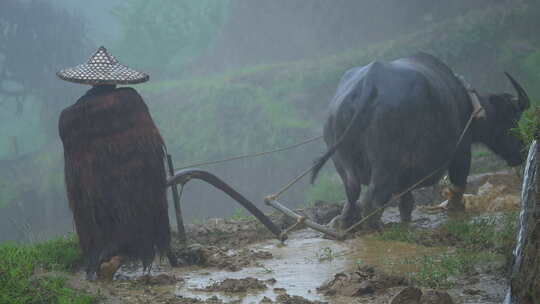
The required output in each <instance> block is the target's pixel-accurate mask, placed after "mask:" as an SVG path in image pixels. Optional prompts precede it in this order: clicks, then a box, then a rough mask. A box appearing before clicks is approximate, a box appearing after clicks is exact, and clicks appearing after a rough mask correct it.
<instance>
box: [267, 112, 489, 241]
mask: <svg viewBox="0 0 540 304" xmlns="http://www.w3.org/2000/svg"><path fill="white" fill-rule="evenodd" d="M482 110H483V109H482V108H477V109H475V110H474V111H473V112H472V113H471V116H470V117H469V120H468V121H467V123H466V124H465V127H464V128H463V131H462V132H461V135H460V136H459V139H458V141H457V143H456V146H455V147H454V150H453V151H452V153H451V155H452V157H450V158H449V159H448V160H447V161H446V162H445V163H444V164H443V165H441V166H440V167H439V168H437V169H435V170H434V171H433V172H431V173H430V174H428V175H426V176H425V177H424V178H422V179H420V180H419V181H418V182H416V183H414V184H413V185H412V186H410V187H409V188H407V189H406V190H405V191H403V192H400V193H399V194H397V195H394V196H392V198H390V200H388V202H386V203H385V204H383V205H382V206H381V207H379V208H377V209H375V210H374V211H373V212H371V213H370V214H368V215H367V216H365V217H363V218H362V219H361V220H359V221H358V222H356V223H355V224H354V225H352V226H351V227H349V228H348V229H347V230H345V231H344V232H336V231H333V229H330V228H328V227H325V229H320V227H318V226H320V225H317V226H314V225H309V221H307V220H305V219H302V222H303V223H305V224H306V226H308V227H310V228H312V229H314V230H317V231H319V232H322V233H324V234H327V235H330V236H333V237H336V236H337V239H343V238H345V236H347V234H349V233H350V232H351V231H354V230H355V229H356V228H358V227H359V226H360V225H362V224H363V223H365V222H366V221H367V220H368V219H370V218H371V217H372V216H374V215H375V214H377V213H379V212H381V211H383V210H384V209H385V208H386V207H387V206H388V205H390V204H391V203H393V202H395V201H396V200H398V199H399V198H401V197H402V196H403V195H405V194H407V193H408V192H410V191H412V190H413V189H415V188H416V187H417V186H418V185H420V184H422V183H423V182H425V181H426V180H428V179H429V178H431V177H432V176H434V175H435V174H436V173H437V172H439V171H440V170H443V169H444V168H446V166H447V165H448V164H449V163H450V162H451V161H452V158H453V156H454V154H455V153H456V151H457V149H458V148H459V145H460V144H461V141H462V140H463V137H464V136H465V133H467V130H469V128H470V126H471V123H472V121H473V119H474V118H476V117H478V116H477V115H478V114H479V113H480V111H482ZM314 167H315V165H313V166H311V167H310V168H309V169H307V170H305V171H304V172H302V173H301V174H300V175H298V176H297V177H295V178H293V179H292V180H291V181H290V182H289V183H287V184H286V185H285V186H284V187H282V188H281V190H279V191H278V192H276V193H275V194H272V195H268V196H266V197H265V198H264V201H265V203H266V204H267V205H270V206H272V207H274V208H276V209H278V210H280V211H282V212H283V210H282V209H283V208H286V207H284V206H283V205H281V204H279V202H278V201H277V199H278V198H279V196H280V195H281V194H283V193H284V192H285V191H287V190H288V189H289V188H291V187H292V186H293V185H294V184H296V183H297V182H298V181H299V180H300V179H302V178H303V177H304V176H306V175H307V174H308V173H309V172H311V171H312V170H313V168H314ZM288 211H289V212H291V213H294V212H293V211H291V210H288ZM295 217H296V218H297V221H299V220H300V219H301V216H300V215H296V216H295ZM297 224H298V223H297ZM297 224H295V225H297ZM289 230H290V229H289Z"/></svg>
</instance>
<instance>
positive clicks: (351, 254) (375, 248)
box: [174, 230, 442, 303]
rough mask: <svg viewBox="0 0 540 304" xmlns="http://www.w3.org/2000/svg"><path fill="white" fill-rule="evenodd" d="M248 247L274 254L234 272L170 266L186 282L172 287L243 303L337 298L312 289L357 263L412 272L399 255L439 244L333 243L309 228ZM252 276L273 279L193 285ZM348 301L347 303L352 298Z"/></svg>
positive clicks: (367, 240)
mask: <svg viewBox="0 0 540 304" xmlns="http://www.w3.org/2000/svg"><path fill="white" fill-rule="evenodd" d="M250 248H252V249H255V250H264V251H269V252H271V253H272V255H273V256H274V258H273V259H270V260H263V261H261V262H260V267H251V268H245V269H243V270H241V271H238V272H228V271H212V270H208V269H193V270H191V271H188V272H185V271H183V270H182V269H178V270H174V271H175V274H176V275H177V276H181V277H183V278H184V279H185V282H186V283H185V284H184V285H183V286H180V287H178V288H177V290H176V294H177V295H179V296H183V297H192V298H201V299H206V298H209V297H212V296H214V295H217V296H218V297H219V298H221V299H223V300H225V301H232V300H241V301H242V303H259V301H260V300H261V299H262V298H263V297H268V298H270V299H272V300H275V298H276V296H277V295H278V294H279V293H280V292H284V291H286V292H287V293H288V294H290V295H298V296H302V297H304V298H306V299H309V300H320V301H329V302H331V303H339V300H338V299H336V298H332V300H330V299H327V298H325V297H324V296H322V295H319V294H318V293H317V291H316V288H317V287H319V286H320V285H322V284H323V283H324V282H325V281H327V280H329V279H331V278H333V277H334V275H335V274H336V273H339V272H350V271H354V270H355V269H356V267H357V266H358V264H367V265H373V266H380V267H382V268H384V269H386V270H389V271H391V272H394V273H396V272H397V273H407V272H410V271H415V269H414V266H413V265H410V264H403V263H396V262H397V261H398V260H403V259H406V258H412V257H415V256H418V255H422V254H429V253H435V252H441V251H442V249H440V248H425V247H421V246H416V245H413V244H406V243H400V242H387V241H384V242H383V241H378V240H375V239H372V238H362V239H355V240H349V241H346V242H336V241H333V240H327V239H323V238H320V235H319V234H317V233H314V232H311V231H309V230H302V231H298V232H295V233H293V234H291V235H290V238H289V240H288V241H287V244H286V245H285V246H281V245H280V244H279V242H278V241H274V240H269V241H266V242H263V243H259V244H256V245H254V246H251V247H250ZM246 277H255V278H258V279H259V280H267V279H271V278H273V279H275V280H276V283H275V284H273V285H269V288H268V289H267V290H264V291H261V292H255V293H247V294H223V293H222V294H216V293H215V292H202V291H196V289H200V288H204V287H206V286H209V285H212V284H213V283H214V282H219V281H222V280H224V279H226V278H237V279H240V278H246ZM345 301H347V303H349V302H350V298H349V299H348V300H345Z"/></svg>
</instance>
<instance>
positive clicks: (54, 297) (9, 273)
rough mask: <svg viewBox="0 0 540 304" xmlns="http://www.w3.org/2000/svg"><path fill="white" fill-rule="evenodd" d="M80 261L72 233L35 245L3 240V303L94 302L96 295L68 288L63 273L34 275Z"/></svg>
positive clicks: (0, 282) (0, 249) (0, 286)
mask: <svg viewBox="0 0 540 304" xmlns="http://www.w3.org/2000/svg"><path fill="white" fill-rule="evenodd" d="M79 263H80V252H79V249H78V244H77V240H76V239H75V238H74V237H73V236H70V237H65V238H58V239H55V240H51V241H48V242H45V243H41V244H38V245H33V246H20V245H16V244H14V243H4V244H0V303H2V304H3V303H6V304H7V303H10V304H18V303H21V304H22V303H72V304H87V303H88V304H89V303H95V302H96V299H95V298H94V297H93V296H90V295H87V294H84V293H81V292H79V291H75V290H73V289H70V288H67V287H66V286H65V281H66V278H64V277H62V276H49V277H47V276H42V277H40V276H35V277H33V275H34V274H35V273H36V272H41V271H43V272H47V271H72V270H74V269H75V267H76V266H77V265H78V264H79Z"/></svg>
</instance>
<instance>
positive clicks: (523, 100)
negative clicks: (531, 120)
mask: <svg viewBox="0 0 540 304" xmlns="http://www.w3.org/2000/svg"><path fill="white" fill-rule="evenodd" d="M504 74H505V75H506V77H508V79H509V80H510V82H511V83H512V86H513V87H514V89H515V90H516V92H517V94H518V97H517V98H515V99H514V98H513V99H512V100H515V101H516V102H517V104H518V107H519V109H520V110H521V111H525V110H527V109H528V108H529V106H530V105H531V101H530V100H529V96H528V95H527V92H525V89H523V87H522V86H521V85H520V84H519V83H518V82H517V80H515V79H514V77H512V76H511V75H510V74H509V73H507V72H504Z"/></svg>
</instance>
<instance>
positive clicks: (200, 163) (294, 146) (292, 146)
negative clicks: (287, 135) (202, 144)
mask: <svg viewBox="0 0 540 304" xmlns="http://www.w3.org/2000/svg"><path fill="white" fill-rule="evenodd" d="M321 138H322V135H319V136H316V137H312V138H309V139H307V140H304V141H302V142H299V143H296V144H294V145H290V146H286V147H283V148H278V149H274V150H270V151H264V152H257V153H252V154H244V155H238V156H233V157H229V158H224V159H220V160H211V161H205V162H199V163H194V164H191V165H184V166H182V167H180V168H177V170H182V169H188V168H194V167H201V166H207V165H215V164H220V163H226V162H229V161H233V160H239V159H245V158H253V157H258V156H263V155H267V154H272V153H276V152H281V151H287V150H291V149H294V148H297V147H300V146H303V145H305V144H309V143H310V142H314V141H316V140H319V139H321Z"/></svg>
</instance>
